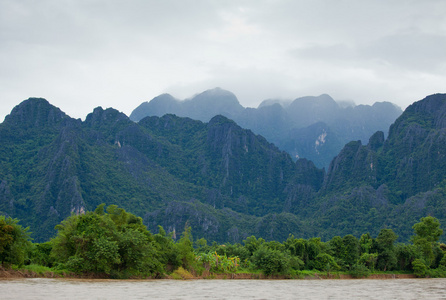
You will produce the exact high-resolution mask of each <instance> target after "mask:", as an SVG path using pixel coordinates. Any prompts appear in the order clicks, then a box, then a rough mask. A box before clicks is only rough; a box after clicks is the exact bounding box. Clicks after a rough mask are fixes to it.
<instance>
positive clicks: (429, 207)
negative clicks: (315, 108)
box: [0, 91, 446, 243]
mask: <svg viewBox="0 0 446 300" xmlns="http://www.w3.org/2000/svg"><path fill="white" fill-rule="evenodd" d="M214 92H215V91H214ZM322 98H325V99H329V98H328V96H322ZM290 105H291V104H290ZM266 107H270V106H266ZM272 107H276V108H277V107H278V106H274V105H273V106H272ZM288 109H289V108H288ZM280 110H281V109H279V111H280ZM245 111H246V110H245ZM258 111H261V110H260V109H259V110H258ZM315 126H316V125H315ZM0 140H1V141H2V142H1V143H0V214H3V215H8V216H12V217H16V218H19V219H20V220H21V224H23V225H25V226H30V227H31V231H32V232H33V237H34V238H35V240H36V241H45V240H47V239H48V238H50V237H51V236H53V235H54V233H55V231H54V226H55V225H56V224H58V223H59V222H60V221H61V220H63V219H64V218H65V217H67V216H68V215H70V214H71V213H83V212H84V211H86V210H93V209H95V208H96V206H97V205H99V204H100V203H106V204H107V205H109V204H117V205H118V206H120V207H123V208H124V209H126V210H127V211H129V212H132V213H134V214H136V215H139V216H141V217H142V218H143V220H144V223H145V224H146V225H147V226H148V228H149V229H150V230H151V231H152V232H156V231H157V225H162V226H163V227H164V228H165V229H166V230H167V231H173V232H181V231H183V229H184V226H185V225H186V224H187V225H190V226H191V227H192V233H193V235H194V237H195V238H200V237H204V238H206V239H207V240H209V241H213V240H216V241H219V242H231V243H232V242H239V241H241V240H243V239H245V238H246V237H248V236H250V235H256V236H257V237H263V238H265V239H269V240H271V239H275V240H284V239H286V238H287V237H288V235H289V234H294V236H296V237H303V238H309V237H321V238H322V239H324V240H326V239H330V238H331V237H333V236H335V235H346V234H354V235H357V236H358V235H360V234H362V233H365V232H370V233H371V234H372V235H376V234H377V233H378V232H379V230H380V229H381V228H392V229H393V230H394V231H395V232H396V233H397V234H398V235H399V236H400V240H403V241H407V240H408V239H409V237H410V236H411V235H412V232H411V230H410V228H411V226H412V225H413V224H414V223H416V222H417V221H418V220H419V219H420V218H421V217H424V216H426V215H432V216H435V217H437V218H438V219H439V220H440V222H441V223H442V224H443V225H444V224H446V197H445V196H446V182H445V179H446V165H445V164H446V152H445V151H446V150H445V149H446V94H436V95H431V96H428V97H426V98H425V99H423V100H421V101H418V102H415V103H414V104H412V105H411V106H409V107H408V108H407V109H406V110H405V111H404V113H403V114H402V115H401V116H400V117H399V118H398V119H397V120H396V121H395V122H394V123H393V124H392V125H391V126H390V130H389V134H388V137H387V138H385V135H384V132H382V131H378V132H376V133H374V134H373V135H372V136H371V137H370V139H369V141H368V143H362V142H361V141H352V142H349V143H347V144H346V145H345V146H344V147H343V148H342V150H341V151H340V152H339V153H338V154H337V155H336V157H335V158H334V159H333V160H332V161H331V163H330V164H329V167H328V168H327V169H326V170H324V169H320V168H317V167H316V166H315V165H314V164H313V163H312V162H311V161H309V160H307V159H298V160H297V161H293V160H292V159H291V157H290V155H289V154H288V153H286V152H284V151H281V150H279V149H278V148H277V147H276V146H275V145H273V144H271V143H270V142H268V141H267V140H266V139H265V138H263V137H262V136H260V135H255V134H254V133H253V132H252V131H251V130H247V129H243V128H242V127H240V126H239V125H238V124H237V123H236V122H234V121H233V120H230V119H228V118H226V117H224V116H221V115H218V116H215V117H212V118H211V119H210V120H209V122H207V123H203V122H201V121H196V120H192V119H190V118H183V117H179V116H174V115H171V114H168V115H164V116H162V117H156V116H153V117H145V118H143V119H141V120H140V121H139V122H137V123H135V122H133V121H131V120H130V119H129V118H128V117H127V116H126V115H124V114H122V113H120V112H118V111H117V110H115V109H106V110H104V109H102V108H100V107H99V108H96V109H95V110H94V111H93V112H92V113H91V114H89V115H88V116H87V117H86V119H85V121H81V120H79V119H73V118H71V117H69V116H68V115H66V114H65V113H64V112H62V111H61V110H60V109H59V108H57V107H54V106H53V105H51V104H50V103H49V102H48V101H46V100H45V99H38V98H31V99H28V100H26V101H24V102H22V103H21V104H19V105H18V106H16V107H15V108H14V109H13V110H12V112H11V114H10V115H8V116H7V117H6V118H5V120H4V122H3V123H1V124H0Z"/></svg>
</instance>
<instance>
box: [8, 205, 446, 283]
mask: <svg viewBox="0 0 446 300" xmlns="http://www.w3.org/2000/svg"><path fill="white" fill-rule="evenodd" d="M56 229H57V231H58V234H57V236H56V237H55V238H53V239H51V240H50V241H48V242H46V243H32V242H31V241H30V238H29V229H28V228H23V227H22V226H20V225H19V224H18V220H17V219H12V218H6V217H4V216H0V260H1V263H2V265H3V266H4V267H10V266H11V265H15V266H18V267H25V268H26V266H33V265H40V266H44V267H47V268H51V270H54V271H64V272H65V271H66V272H72V273H76V274H83V275H95V276H98V277H111V278H130V277H139V278H147V277H150V278H164V277H166V276H167V275H171V276H172V277H175V276H182V277H184V274H193V275H198V276H203V274H207V276H210V275H212V274H218V273H258V272H261V273H263V274H265V275H273V274H282V275H285V276H288V277H290V278H293V277H298V276H299V275H300V274H302V273H305V271H306V270H312V271H313V270H314V271H319V272H326V273H329V274H330V273H335V272H344V273H348V274H351V275H352V276H354V277H366V276H368V275H369V274H370V273H373V272H379V271H392V272H407V273H414V274H416V275H417V276H419V277H446V255H445V254H446V245H444V244H440V243H439V242H438V241H439V238H440V236H441V235H442V233H443V231H442V230H441V229H440V223H439V222H438V220H437V219H436V218H434V217H431V216H429V217H425V218H422V219H421V220H420V222H419V223H417V224H415V225H414V226H413V230H414V235H413V236H412V239H411V243H409V244H402V243H395V241H396V240H397V235H396V234H395V233H394V232H393V231H392V230H391V229H382V230H381V231H380V232H379V234H378V236H376V237H372V236H371V235H370V234H368V233H365V234H363V235H361V237H360V238H359V239H358V238H357V237H355V236H353V235H346V236H344V237H340V236H335V237H333V238H332V239H331V240H329V241H327V242H323V241H321V239H320V238H310V239H302V238H296V237H294V236H291V235H290V236H289V237H288V239H287V240H286V241H284V242H283V243H280V242H278V241H265V240H264V239H262V238H256V237H254V236H251V237H248V238H246V239H245V240H244V241H243V244H241V243H236V244H224V245H219V244H217V243H215V242H214V243H212V244H211V245H208V243H207V241H206V240H205V239H203V238H201V239H198V240H196V241H195V242H194V241H193V239H192V234H191V229H190V227H186V229H185V230H184V232H183V234H182V236H181V238H180V239H179V240H177V241H175V240H174V238H173V234H172V233H170V234H167V233H166V232H165V230H164V229H163V228H162V227H160V228H159V233H157V234H152V233H150V232H149V231H148V230H147V228H146V226H144V225H143V223H142V219H141V218H140V217H136V216H135V215H133V214H131V213H128V212H126V211H125V210H124V209H122V208H118V207H117V206H116V205H110V206H108V207H107V209H105V204H101V205H99V206H98V207H97V208H96V210H95V211H93V212H87V213H85V214H82V215H72V216H70V217H68V218H67V219H65V220H64V221H63V222H62V223H61V224H59V225H58V226H56Z"/></svg>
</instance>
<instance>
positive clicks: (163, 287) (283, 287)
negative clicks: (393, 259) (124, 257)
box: [0, 278, 446, 300]
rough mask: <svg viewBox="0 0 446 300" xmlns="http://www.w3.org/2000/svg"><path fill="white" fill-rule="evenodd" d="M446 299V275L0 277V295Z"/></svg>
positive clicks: (23, 297)
mask: <svg viewBox="0 0 446 300" xmlns="http://www.w3.org/2000/svg"><path fill="white" fill-rule="evenodd" d="M49 298H51V299H121V300H122V299H125V300H129V299H420V298H429V299H446V279H395V280H373V279H367V280H190V281H177V280H141V281H136V280H135V281H132V280H79V279H47V278H34V279H13V280H0V299H5V300H6V299H49Z"/></svg>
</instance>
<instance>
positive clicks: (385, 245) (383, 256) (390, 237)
mask: <svg viewBox="0 0 446 300" xmlns="http://www.w3.org/2000/svg"><path fill="white" fill-rule="evenodd" d="M397 238H398V236H397V235H396V234H395V232H393V230H392V229H381V231H380V232H379V234H378V236H377V237H376V239H375V241H376V248H377V249H376V250H377V252H378V259H377V267H378V269H380V270H383V271H387V270H390V269H392V268H393V267H394V266H395V265H396V263H397V259H396V253H395V249H394V243H395V241H396V239H397Z"/></svg>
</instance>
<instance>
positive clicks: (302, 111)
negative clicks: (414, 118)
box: [130, 88, 401, 168]
mask: <svg viewBox="0 0 446 300" xmlns="http://www.w3.org/2000/svg"><path fill="white" fill-rule="evenodd" d="M164 114H175V115H177V116H181V117H189V118H192V119H196V120H201V121H203V122H208V121H209V120H210V119H211V118H212V117H214V116H215V115H223V116H225V117H227V118H229V119H232V120H234V121H235V122H236V123H237V124H238V125H240V126H241V127H243V128H247V129H250V130H252V131H253V132H254V133H256V134H260V135H262V136H263V137H265V138H266V139H267V140H268V141H270V142H272V143H274V144H275V145H276V146H277V147H279V149H281V150H284V151H286V152H288V153H289V154H290V155H291V156H292V157H293V159H294V160H297V159H298V158H307V159H310V160H312V161H313V162H314V163H315V165H316V166H318V167H326V168H327V167H328V166H329V163H330V161H331V160H332V159H333V157H335V156H336V155H337V154H338V152H339V151H340V150H341V149H342V147H343V146H344V144H346V143H347V142H349V141H351V140H361V141H362V142H363V143H365V142H367V140H368V139H369V137H370V136H371V135H372V134H373V133H374V132H375V131H377V130H381V131H383V132H387V129H388V127H389V125H390V124H391V123H392V122H393V121H394V120H395V119H396V118H397V117H398V116H399V115H400V114H401V109H400V108H398V107H396V106H395V105H393V104H391V103H389V102H381V103H375V104H374V105H372V106H369V105H358V106H354V105H353V106H347V107H341V106H340V105H339V104H338V103H337V102H336V101H335V100H333V98H331V97H330V96H329V95H326V94H323V95H320V96H317V97H312V96H309V97H302V98H297V99H295V100H293V101H290V102H289V103H286V104H283V102H281V101H275V100H270V101H264V102H262V104H260V105H259V107H258V108H244V107H242V106H241V105H240V103H239V102H238V100H237V98H236V96H235V95H234V94H232V93H231V92H229V91H225V90H222V89H219V88H216V89H213V90H208V91H205V92H203V93H201V94H198V95H196V96H194V97H192V98H191V99H186V100H184V101H179V100H177V99H173V98H172V97H171V96H170V95H161V96H158V97H156V98H154V99H152V100H151V101H150V102H145V103H142V104H141V105H140V106H139V107H137V108H136V109H135V110H134V111H133V112H132V114H131V115H130V119H131V120H133V121H136V122H138V121H140V120H141V119H142V118H143V117H144V116H159V117H161V116H163V115H164Z"/></svg>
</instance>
